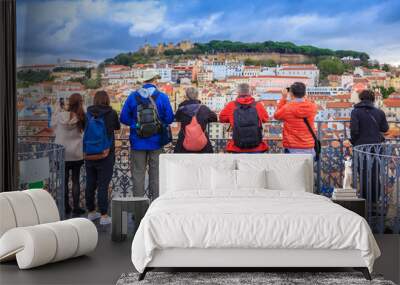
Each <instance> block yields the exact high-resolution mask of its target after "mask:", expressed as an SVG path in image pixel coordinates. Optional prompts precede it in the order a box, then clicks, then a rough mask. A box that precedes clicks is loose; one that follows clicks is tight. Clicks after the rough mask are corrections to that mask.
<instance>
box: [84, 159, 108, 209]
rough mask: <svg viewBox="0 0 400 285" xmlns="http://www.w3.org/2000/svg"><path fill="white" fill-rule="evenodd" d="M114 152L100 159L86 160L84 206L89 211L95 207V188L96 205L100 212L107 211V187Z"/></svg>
mask: <svg viewBox="0 0 400 285" xmlns="http://www.w3.org/2000/svg"><path fill="white" fill-rule="evenodd" d="M114 161H115V157H114V154H110V155H109V156H108V157H106V158H104V159H100V160H87V161H86V191H85V198H86V208H87V210H88V211H89V212H92V211H94V210H95V209H96V207H95V203H94V199H95V193H96V189H97V206H98V208H99V211H100V214H102V215H106V214H107V212H108V187H109V185H110V182H111V179H112V176H113V170H114Z"/></svg>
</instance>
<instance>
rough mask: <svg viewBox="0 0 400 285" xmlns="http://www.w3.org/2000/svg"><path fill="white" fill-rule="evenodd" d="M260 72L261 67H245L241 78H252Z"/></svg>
mask: <svg viewBox="0 0 400 285" xmlns="http://www.w3.org/2000/svg"><path fill="white" fill-rule="evenodd" d="M260 72H261V67H260V66H254V65H250V66H245V67H244V69H243V76H248V77H254V76H259V75H260Z"/></svg>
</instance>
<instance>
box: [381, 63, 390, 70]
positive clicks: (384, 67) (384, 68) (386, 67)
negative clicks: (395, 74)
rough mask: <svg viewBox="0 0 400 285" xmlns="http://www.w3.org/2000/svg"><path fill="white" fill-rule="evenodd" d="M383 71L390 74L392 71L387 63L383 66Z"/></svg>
mask: <svg viewBox="0 0 400 285" xmlns="http://www.w3.org/2000/svg"><path fill="white" fill-rule="evenodd" d="M382 70H384V71H386V72H389V71H390V65H389V64H387V63H385V64H384V65H383V66H382Z"/></svg>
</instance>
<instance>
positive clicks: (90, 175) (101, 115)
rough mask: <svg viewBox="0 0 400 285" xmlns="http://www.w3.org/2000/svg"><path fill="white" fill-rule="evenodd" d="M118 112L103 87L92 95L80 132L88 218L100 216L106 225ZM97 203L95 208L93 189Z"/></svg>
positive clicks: (118, 127)
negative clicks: (82, 131) (83, 126)
mask: <svg viewBox="0 0 400 285" xmlns="http://www.w3.org/2000/svg"><path fill="white" fill-rule="evenodd" d="M120 127H121V126H120V123H119V120H118V115H117V112H116V111H115V110H113V109H112V108H111V106H110V98H109V96H108V94H107V92H105V91H98V92H96V94H95V95H94V100H93V105H92V106H90V107H88V109H87V113H86V126H85V132H84V135H83V153H84V159H85V165H86V191H85V198H86V207H87V210H88V212H89V213H88V219H89V220H92V221H93V220H96V219H98V218H100V225H108V224H110V223H111V219H110V217H109V216H108V187H109V185H110V182H111V179H112V175H113V170H114V162H115V136H114V131H115V130H119V129H120ZM96 189H97V206H98V209H99V211H100V213H99V212H96V209H95V203H94V199H95V192H96Z"/></svg>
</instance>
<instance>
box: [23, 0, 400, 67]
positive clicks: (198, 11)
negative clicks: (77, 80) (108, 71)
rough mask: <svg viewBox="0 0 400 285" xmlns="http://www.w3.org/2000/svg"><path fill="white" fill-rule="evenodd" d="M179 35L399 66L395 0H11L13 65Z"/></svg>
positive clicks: (107, 51)
mask: <svg viewBox="0 0 400 285" xmlns="http://www.w3.org/2000/svg"><path fill="white" fill-rule="evenodd" d="M183 39H189V40H192V41H193V42H206V41H209V40H212V39H220V40H222V39H229V40H238V41H245V42H254V41H266V40H274V41H292V42H294V43H296V44H311V45H315V46H318V47H325V48H332V49H353V50H359V51H365V52H367V53H369V54H370V56H371V57H372V58H374V59H378V60H379V61H381V62H387V63H391V64H396V65H400V1H399V0H375V1H373V0H337V1H334V0H324V1H322V0H290V1H289V0H276V1H275V0H268V1H267V0H259V1H258V0H255V1H252V0H247V1H244V0H229V1H228V0H218V1H217V0H186V1H181V0H166V1H157V0H147V1H133V0H130V1H128V0H17V46H18V63H19V64H31V63H54V62H56V60H57V59H58V58H61V59H69V58H80V59H93V60H96V61H101V60H103V59H105V58H107V57H113V56H115V55H116V54H118V53H120V52H127V51H135V50H136V49H137V48H138V47H140V46H141V45H143V44H144V43H145V42H146V41H147V42H149V43H152V44H156V43H158V42H170V41H172V42H177V41H180V40H183Z"/></svg>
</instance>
